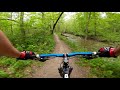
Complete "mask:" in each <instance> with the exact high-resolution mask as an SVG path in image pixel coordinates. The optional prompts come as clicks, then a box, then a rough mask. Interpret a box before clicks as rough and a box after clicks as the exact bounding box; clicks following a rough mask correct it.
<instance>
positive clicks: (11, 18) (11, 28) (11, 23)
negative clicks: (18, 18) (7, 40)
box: [11, 12, 13, 35]
mask: <svg viewBox="0 0 120 90" xmlns="http://www.w3.org/2000/svg"><path fill="white" fill-rule="evenodd" d="M12 13H13V12H11V20H12ZM11 32H12V35H13V30H12V22H11Z"/></svg>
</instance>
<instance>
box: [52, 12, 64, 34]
mask: <svg viewBox="0 0 120 90" xmlns="http://www.w3.org/2000/svg"><path fill="white" fill-rule="evenodd" d="M63 13H64V12H62V13H61V14H60V15H59V17H58V19H57V20H56V22H55V24H54V25H53V29H52V34H53V33H54V29H55V26H56V24H57V22H58V21H59V19H60V17H61V16H62V14H63Z"/></svg>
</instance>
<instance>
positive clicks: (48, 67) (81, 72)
mask: <svg viewBox="0 0 120 90" xmlns="http://www.w3.org/2000/svg"><path fill="white" fill-rule="evenodd" d="M54 39H55V42H56V46H55V49H54V52H53V53H69V52H71V50H70V48H69V47H68V46H67V45H66V44H65V43H64V42H63V41H61V40H60V39H59V37H58V36H57V35H56V34H54ZM61 62H62V58H59V57H56V58H53V59H50V60H47V61H46V62H45V64H44V66H42V67H40V68H38V67H33V70H34V73H32V78H61V77H60V75H59V72H58V67H59V65H60V63H61ZM75 62H77V59H75V58H71V59H70V65H71V66H72V67H73V71H72V73H71V78H86V77H87V75H88V71H89V70H88V68H83V67H80V66H79V67H78V66H77V64H75Z"/></svg>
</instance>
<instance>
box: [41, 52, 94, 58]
mask: <svg viewBox="0 0 120 90" xmlns="http://www.w3.org/2000/svg"><path fill="white" fill-rule="evenodd" d="M92 54H93V52H72V53H68V54H67V55H68V57H72V56H76V55H92ZM63 56H64V54H57V53H55V54H54V53H53V54H39V57H40V58H45V57H63Z"/></svg>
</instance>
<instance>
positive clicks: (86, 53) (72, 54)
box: [68, 52, 93, 57]
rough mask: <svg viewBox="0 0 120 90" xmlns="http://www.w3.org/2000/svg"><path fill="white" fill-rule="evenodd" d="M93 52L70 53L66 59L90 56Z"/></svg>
mask: <svg viewBox="0 0 120 90" xmlns="http://www.w3.org/2000/svg"><path fill="white" fill-rule="evenodd" d="M92 54H93V52H72V53H69V54H68V57H72V56H76V55H92Z"/></svg>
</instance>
